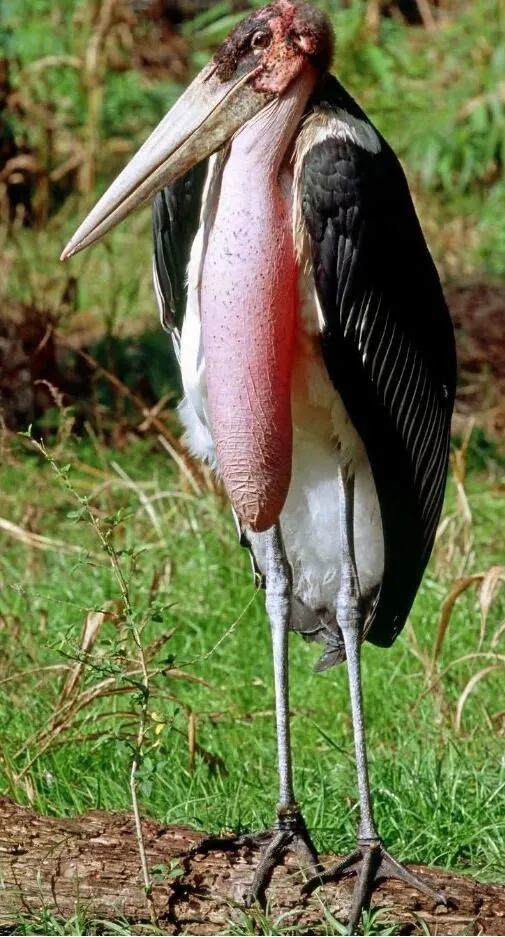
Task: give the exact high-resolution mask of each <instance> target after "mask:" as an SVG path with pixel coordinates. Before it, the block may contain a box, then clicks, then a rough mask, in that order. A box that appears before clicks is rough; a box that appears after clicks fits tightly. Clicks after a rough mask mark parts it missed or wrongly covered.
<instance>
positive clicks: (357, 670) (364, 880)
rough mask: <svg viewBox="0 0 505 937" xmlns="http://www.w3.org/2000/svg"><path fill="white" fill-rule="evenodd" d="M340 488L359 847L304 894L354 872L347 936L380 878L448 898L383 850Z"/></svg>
mask: <svg viewBox="0 0 505 937" xmlns="http://www.w3.org/2000/svg"><path fill="white" fill-rule="evenodd" d="M339 489H340V490H339V505H340V539H341V544H340V545H341V550H342V573H341V581H340V586H339V590H338V595H337V605H336V615H337V621H338V624H339V627H340V629H341V631H342V635H343V639H344V644H345V652H346V657H347V672H348V678H349V692H350V698H351V712H352V725H353V734H354V748H355V753H356V771H357V780H358V795H359V827H358V843H357V848H356V849H355V850H354V851H353V852H352V853H350V854H349V855H348V856H346V857H345V858H344V859H342V860H341V861H340V862H338V863H337V864H336V865H335V866H333V867H332V868H330V869H328V870H326V871H325V872H323V873H322V874H321V875H319V876H315V877H314V878H313V879H311V880H309V882H307V884H306V886H305V889H304V890H305V892H307V893H310V892H311V891H312V890H313V889H314V888H316V887H317V885H318V884H323V883H324V882H329V881H336V880H338V879H339V878H340V877H341V876H342V875H348V874H350V873H351V872H355V873H356V875H357V881H356V886H355V888H354V893H353V899H352V906H351V913H350V917H349V922H348V929H349V933H350V934H354V933H355V932H356V927H357V925H358V924H359V921H360V918H361V912H362V911H363V909H364V908H365V907H366V906H367V904H368V902H369V900H370V895H371V892H372V891H373V888H374V885H375V883H376V882H377V881H378V880H379V879H386V878H399V879H403V881H405V882H407V883H408V884H409V885H412V886H413V887H414V888H417V889H418V890H419V891H421V892H423V893H424V894H425V895H428V896H429V897H430V898H433V900H434V901H435V902H437V903H442V904H447V898H446V897H445V895H443V894H441V893H439V892H437V891H435V890H434V889H433V888H431V887H430V886H429V885H428V883H427V882H425V881H422V880H421V879H419V878H417V877H416V876H414V875H412V873H411V872H409V870H408V869H406V868H405V867H404V866H402V865H401V864H400V863H399V862H397V861H396V859H394V858H393V857H392V856H390V855H389V853H388V852H387V851H386V850H385V848H384V846H383V845H382V842H381V840H380V838H379V835H378V833H377V828H376V826H375V821H374V817H373V811H372V802H371V797H370V784H369V779H368V762H367V753H366V742H365V725H364V718H363V697H362V691H361V666H360V651H361V641H362V637H363V623H364V617H363V605H362V598H361V592H360V586H359V578H358V573H357V568H356V557H355V552H354V475H353V474H351V473H350V472H349V471H348V470H346V469H345V468H343V469H341V471H340V473H339Z"/></svg>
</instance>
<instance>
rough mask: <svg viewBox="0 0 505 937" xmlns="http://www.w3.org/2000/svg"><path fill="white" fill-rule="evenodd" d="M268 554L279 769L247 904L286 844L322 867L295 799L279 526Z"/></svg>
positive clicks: (286, 587) (286, 576) (285, 579)
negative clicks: (267, 834)
mask: <svg viewBox="0 0 505 937" xmlns="http://www.w3.org/2000/svg"><path fill="white" fill-rule="evenodd" d="M262 536H263V538H264V544H265V548H266V550H265V554H266V570H265V575H266V602H265V604H266V610H267V614H268V618H269V621H270V628H271V633H272V652H273V663H274V685H275V719H276V727H277V760H278V769H279V802H278V805H277V824H276V830H275V831H274V833H273V836H272V838H271V840H270V842H269V843H268V845H267V846H266V847H265V849H264V851H263V854H262V856H261V858H260V861H259V863H258V866H257V868H256V872H255V875H254V879H253V883H252V886H251V892H250V895H249V896H248V899H247V903H248V904H251V903H252V902H253V901H258V902H260V903H264V899H265V894H266V889H267V887H268V884H269V882H270V879H271V877H272V873H273V870H274V868H275V866H276V865H278V864H279V862H280V861H281V859H282V857H283V856H284V853H285V852H286V850H287V848H288V847H292V848H293V849H294V850H295V852H296V853H297V855H298V857H299V859H300V862H301V865H302V867H303V868H306V869H307V870H308V871H309V872H310V874H311V875H315V874H318V872H319V871H320V870H321V866H320V865H319V862H318V858H317V853H316V850H315V849H314V846H313V844H312V841H311V839H310V836H309V833H308V831H307V828H306V826H305V821H304V819H303V816H302V814H301V812H300V809H299V807H298V804H297V803H296V800H295V795H294V790H293V769H292V759H291V739H290V727H289V669H288V633H289V623H290V618H291V569H290V566H289V563H288V560H287V557H286V552H285V550H284V543H283V539H282V533H281V528H280V524H279V523H277V524H275V525H274V526H273V527H271V528H270V530H268V531H266V533H265V534H263V535H262Z"/></svg>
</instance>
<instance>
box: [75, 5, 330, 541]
mask: <svg viewBox="0 0 505 937" xmlns="http://www.w3.org/2000/svg"><path fill="white" fill-rule="evenodd" d="M332 41H333V35H332V30H331V26H330V24H329V22H328V20H327V19H326V17H325V16H324V14H323V13H321V12H320V11H319V10H316V9H314V8H313V7H311V6H310V5H309V4H308V3H303V2H291V0H277V2H276V3H271V4H269V5H268V6H265V7H263V8H262V9H261V10H258V11H256V12H254V13H252V14H251V15H250V16H249V17H247V19H245V20H243V21H242V22H241V23H239V24H238V26H236V28H235V29H234V30H233V31H232V32H231V33H230V35H229V36H228V38H227V39H226V40H225V42H224V43H223V44H222V45H221V46H220V48H219V49H218V50H217V52H216V54H215V56H214V59H213V60H212V62H210V63H209V65H207V66H206V67H205V68H204V69H203V70H202V71H201V72H200V74H199V75H197V76H196V78H195V79H194V80H193V82H192V83H191V84H190V86H189V87H188V88H187V89H186V91H185V92H184V93H183V94H182V95H181V97H180V98H179V100H178V101H177V102H176V103H175V105H174V106H173V107H172V108H171V110H170V111H169V112H168V114H166V115H165V117H164V118H163V119H162V120H161V121H160V123H159V124H158V126H157V127H156V128H155V129H154V130H153V132H152V133H151V135H150V136H149V137H148V139H147V140H146V141H145V143H144V144H143V145H142V147H141V148H140V149H139V150H138V152H137V153H136V154H135V155H134V156H133V157H132V159H131V160H130V162H129V163H128V164H127V166H125V168H124V169H123V171H122V172H121V173H120V175H119V176H118V177H117V179H115V180H114V182H113V183H112V184H111V185H110V186H109V188H108V189H107V191H106V192H105V193H104V195H103V196H102V197H101V199H100V200H99V201H98V202H97V204H96V205H95V206H94V208H92V210H91V211H90V213H89V215H88V216H87V217H86V218H85V219H84V221H83V222H82V224H81V225H80V226H79V228H78V229H77V231H76V232H75V234H74V235H73V237H72V238H71V239H70V241H69V242H68V244H67V246H66V247H65V249H64V251H63V253H62V259H66V258H68V257H71V256H72V255H73V254H75V253H77V251H80V250H82V249H83V248H84V247H87V246H88V245H90V244H93V243H94V242H95V241H97V240H99V239H100V238H101V237H103V235H105V234H106V233H107V231H109V230H110V229H111V228H112V227H114V225H116V224H118V223H119V222H120V221H122V219H123V218H126V216H127V215H128V214H130V212H131V211H133V210H134V209H135V208H137V207H139V206H140V205H143V204H145V203H146V202H148V201H149V200H150V199H152V198H153V196H154V195H155V194H156V192H159V191H160V189H162V188H163V187H164V186H166V185H169V184H170V183H172V182H173V181H175V180H176V179H178V178H179V177H180V176H183V175H184V174H185V173H187V172H188V170H189V169H190V168H191V167H192V166H194V165H195V164H196V163H198V162H200V161H202V160H204V159H206V158H207V157H209V156H210V155H211V154H212V153H216V152H218V151H219V150H222V148H223V147H226V146H228V150H227V152H226V158H225V165H224V169H223V171H222V174H221V178H220V180H219V192H218V198H217V200H216V201H215V202H214V203H213V204H212V206H211V207H210V210H209V215H210V216H211V217H210V218H209V219H207V221H210V222H211V224H210V231H209V238H208V243H207V246H206V251H205V258H204V263H203V270H202V281H201V307H202V329H203V344H204V354H205V359H206V374H207V381H208V407H209V415H210V421H211V424H212V430H213V435H214V438H215V441H216V447H217V458H218V463H219V468H220V470H221V474H222V476H223V479H224V483H225V486H226V488H227V490H228V494H229V496H230V499H231V502H232V504H233V506H234V508H235V510H236V511H237V514H238V515H239V517H240V518H241V519H242V521H244V523H246V524H247V525H248V526H249V527H250V528H252V529H253V530H258V531H260V530H265V529H267V528H268V527H270V526H271V525H272V524H274V523H275V521H276V520H277V519H278V517H279V514H280V512H281V511H282V507H283V505H284V502H285V499H286V495H287V491H288V487H289V482H290V476H291V455H292V440H291V433H292V427H291V404H290V393H291V374H292V366H293V335H294V326H295V310H296V305H297V295H296V290H297V276H298V270H297V264H296V259H295V252H294V247H293V237H292V226H291V205H290V185H289V179H288V182H287V184H286V167H288V166H289V159H290V154H291V145H292V141H293V137H294V135H295V134H296V130H297V128H298V125H299V123H300V119H301V117H302V114H303V111H304V108H305V106H306V104H307V101H308V98H309V97H310V94H311V92H312V91H313V89H314V87H315V85H316V83H317V81H318V80H319V79H320V78H321V77H322V76H323V75H324V74H325V72H326V71H327V69H328V67H329V64H330V61H331V55H332Z"/></svg>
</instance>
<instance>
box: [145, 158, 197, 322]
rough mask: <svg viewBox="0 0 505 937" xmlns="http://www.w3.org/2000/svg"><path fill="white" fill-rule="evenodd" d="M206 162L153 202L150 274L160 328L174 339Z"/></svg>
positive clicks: (181, 312)
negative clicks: (156, 302)
mask: <svg viewBox="0 0 505 937" xmlns="http://www.w3.org/2000/svg"><path fill="white" fill-rule="evenodd" d="M207 165H208V164H207V161H204V162H203V163H198V164H197V165H196V166H194V167H193V169H190V171H189V172H188V173H186V175H185V176H182V177H181V178H180V179H177V181H176V182H173V183H172V185H169V186H167V187H166V188H164V189H163V190H162V191H161V192H159V193H158V195H157V196H156V198H155V199H154V202H153V241H154V256H153V277H154V287H155V292H156V297H157V300H158V305H159V308H160V318H161V324H162V325H163V327H164V328H165V329H166V330H167V331H168V332H170V333H172V334H173V335H174V337H175V339H176V340H178V337H179V334H180V330H181V326H182V321H183V319H184V313H185V310H186V300H187V282H186V274H187V269H188V262H189V255H190V252H191V245H192V243H193V240H194V237H195V234H196V232H197V230H198V225H199V220H200V209H201V204H202V195H203V189H204V186H205V178H206V175H207Z"/></svg>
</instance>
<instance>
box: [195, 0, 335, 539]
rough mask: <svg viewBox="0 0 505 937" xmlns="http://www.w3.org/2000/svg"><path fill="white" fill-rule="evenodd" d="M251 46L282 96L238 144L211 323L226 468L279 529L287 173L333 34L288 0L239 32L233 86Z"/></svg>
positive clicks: (216, 239) (250, 516) (255, 521)
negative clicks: (246, 47)
mask: <svg viewBox="0 0 505 937" xmlns="http://www.w3.org/2000/svg"><path fill="white" fill-rule="evenodd" d="M251 29H252V30H253V32H252V35H251ZM329 37H330V39H329ZM251 40H252V46H253V49H257V50H259V51H257V52H256V53H254V52H253V54H256V55H257V56H258V60H259V61H260V62H261V70H260V71H259V72H258V75H257V76H256V77H255V78H254V80H253V82H252V85H253V87H254V88H256V89H257V90H258V91H261V92H272V93H275V95H276V97H275V98H273V100H272V103H271V104H270V105H269V106H267V107H266V108H265V109H264V110H262V111H261V112H260V114H259V115H258V116H256V117H254V118H253V119H251V120H250V121H248V123H247V124H246V125H245V127H244V128H243V129H242V130H241V131H240V132H239V133H238V134H237V135H236V136H235V137H234V139H233V141H232V143H231V146H230V149H229V153H228V155H227V158H226V163H225V167H224V170H223V172H222V177H221V180H220V188H219V200H218V204H217V208H216V211H215V215H214V218H213V222H212V227H211V230H210V234H209V238H208V242H207V248H206V254H205V259H204V264H203V271H202V283H201V315H202V329H203V348H204V354H205V364H206V375H207V392H208V409H209V417H210V422H211V427H212V432H213V437H214V441H215V444H216V450H217V460H218V465H219V470H220V473H221V475H222V477H223V481H224V484H225V487H226V489H227V493H228V495H229V498H230V500H231V503H232V505H233V507H234V508H235V510H236V512H237V514H238V516H239V517H240V519H241V520H242V521H243V522H244V523H245V524H246V525H247V526H248V527H249V528H251V529H252V530H254V531H263V530H266V529H268V528H269V527H271V526H272V525H273V524H274V523H275V522H276V521H277V519H278V517H279V515H280V513H281V511H282V508H283V506H284V502H285V500H286V496H287V492H288V488H289V483H290V479H291V460H292V419H291V377H292V367H293V352H294V328H295V314H296V308H297V281H298V268H297V262H296V258H295V251H294V245H293V235H292V222H291V211H292V206H291V204H290V193H289V179H288V180H287V181H288V185H286V176H285V174H284V175H283V173H285V170H286V168H287V166H288V165H289V157H290V155H291V144H292V140H293V136H294V135H295V133H296V130H297V127H298V126H299V123H300V119H301V117H302V115H303V111H304V109H305V106H306V104H307V100H308V98H309V97H310V94H311V93H312V91H313V89H314V86H315V84H316V82H317V80H318V77H319V74H320V71H319V69H318V67H317V65H318V61H320V59H321V57H323V58H324V59H325V60H326V62H327V61H328V58H329V54H330V51H329V41H331V32H329V27H328V25H327V23H326V20H325V19H324V18H323V17H322V15H321V14H320V13H318V12H316V11H314V10H313V9H312V8H311V7H308V6H305V5H302V4H295V3H290V2H289V0H279V2H278V3H275V4H272V5H270V6H269V7H266V8H264V9H263V10H260V11H259V12H258V13H257V14H253V15H252V16H250V17H249V18H248V19H247V20H245V21H244V22H243V23H241V24H239V26H238V27H237V29H236V30H235V31H234V32H233V33H232V34H231V36H230V37H229V38H228V39H227V40H226V42H225V43H224V44H223V46H222V47H221V49H220V50H219V51H218V53H217V54H216V56H215V59H214V61H215V62H217V63H218V75H219V74H220V73H221V74H222V75H223V78H224V79H229V77H230V70H231V68H233V67H234V65H235V62H236V60H237V59H238V58H239V56H240V50H241V48H242V47H243V45H244V44H247V43H249V45H250V44H251ZM283 182H284V185H283Z"/></svg>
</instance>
